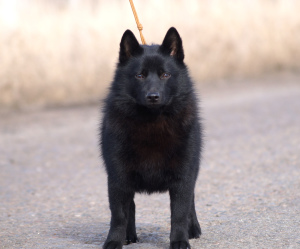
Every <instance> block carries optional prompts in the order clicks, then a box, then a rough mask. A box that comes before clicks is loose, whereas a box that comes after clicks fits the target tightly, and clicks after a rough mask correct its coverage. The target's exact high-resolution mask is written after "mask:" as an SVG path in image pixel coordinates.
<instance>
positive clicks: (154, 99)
mask: <svg viewBox="0 0 300 249" xmlns="http://www.w3.org/2000/svg"><path fill="white" fill-rule="evenodd" d="M146 98H147V100H148V101H149V102H153V103H155V102H157V101H158V100H159V93H157V92H156V93H147V95H146Z"/></svg>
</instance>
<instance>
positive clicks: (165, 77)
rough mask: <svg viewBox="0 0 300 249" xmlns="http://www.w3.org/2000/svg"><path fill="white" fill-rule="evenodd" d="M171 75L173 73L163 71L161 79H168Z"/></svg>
mask: <svg viewBox="0 0 300 249" xmlns="http://www.w3.org/2000/svg"><path fill="white" fill-rule="evenodd" d="M170 77H171V74H170V73H163V74H162V75H161V76H160V79H162V80H165V79H168V78H170Z"/></svg>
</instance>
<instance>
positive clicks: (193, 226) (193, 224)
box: [189, 197, 201, 239]
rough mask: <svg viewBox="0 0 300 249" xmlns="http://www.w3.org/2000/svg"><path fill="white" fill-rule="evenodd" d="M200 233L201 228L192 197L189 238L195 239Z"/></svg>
mask: <svg viewBox="0 0 300 249" xmlns="http://www.w3.org/2000/svg"><path fill="white" fill-rule="evenodd" d="M200 235H201V228H200V225H199V222H198V219H197V215H196V209H195V201H194V197H193V201H192V205H191V209H190V214H189V239H197V238H199V237H200Z"/></svg>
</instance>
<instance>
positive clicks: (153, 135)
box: [101, 27, 202, 249]
mask: <svg viewBox="0 0 300 249" xmlns="http://www.w3.org/2000/svg"><path fill="white" fill-rule="evenodd" d="M183 59H184V52H183V47H182V40H181V38H180V36H179V34H178V32H177V30H176V29H175V28H173V27H172V28H170V29H169V30H168V32H167V34H166V36H165V38H164V40H163V42H162V44H161V45H150V46H148V45H140V44H139V43H138V41H137V39H136V38H135V36H134V34H133V33H132V32H131V31H130V30H127V31H125V33H124V34H123V37H122V40H121V43H120V52H119V61H118V64H117V69H116V72H115V75H114V80H113V82H112V84H111V87H110V91H109V94H108V96H107V98H106V99H105V103H104V108H103V121H102V126H101V149H102V156H103V159H104V162H105V168H106V171H107V175H108V195H109V205H110V210H111V221H110V230H109V233H108V237H107V239H106V241H105V243H104V246H103V248H104V249H119V248H122V245H123V243H124V242H125V243H135V242H137V241H138V239H137V234H136V227H135V204H134V195H135V193H136V192H138V193H147V194H151V193H154V192H165V191H169V194H170V200H171V234H170V242H171V244H170V248H172V249H175V248H176V249H179V248H181V249H186V248H190V245H189V239H191V238H199V237H200V235H201V229H200V225H199V223H198V220H197V216H196V211H195V204H194V188H195V182H196V178H197V175H198V171H199V163H200V153H201V144H202V142H201V141H202V139H201V137H202V136H201V125H200V122H199V114H198V103H197V97H196V95H195V91H194V88H193V83H192V81H191V79H190V77H189V74H188V69H187V67H186V65H185V63H184V62H183Z"/></svg>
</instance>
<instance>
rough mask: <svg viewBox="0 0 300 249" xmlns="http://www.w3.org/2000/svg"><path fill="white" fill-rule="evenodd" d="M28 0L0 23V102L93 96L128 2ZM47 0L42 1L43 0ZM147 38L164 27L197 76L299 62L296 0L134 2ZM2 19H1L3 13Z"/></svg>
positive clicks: (107, 68)
mask: <svg viewBox="0 0 300 249" xmlns="http://www.w3.org/2000/svg"><path fill="white" fill-rule="evenodd" d="M41 2H42V1H37V0H36V1H34V0H31V2H29V4H27V5H23V6H20V8H19V10H18V16H15V17H18V18H17V19H15V20H14V19H11V17H12V16H10V15H8V16H7V17H10V19H11V20H10V22H5V21H3V20H2V21H1V22H0V107H1V106H2V107H3V106H5V107H24V106H45V105H48V106H49V105H56V104H59V105H65V104H75V103H87V102H95V101H97V100H98V99H99V98H100V97H101V96H103V92H105V89H106V88H107V86H108V84H109V83H110V81H111V78H112V74H113V70H114V67H115V63H116V60H117V55H118V46H119V42H120V39H121V36H122V34H123V32H124V31H125V30H126V29H128V28H129V29H131V30H133V31H134V33H135V34H136V35H137V36H138V31H137V29H136V25H135V22H134V18H133V15H132V12H131V9H130V5H129V2H128V1H110V2H111V3H108V1H104V0H103V1H98V2H99V3H98V5H96V6H93V7H92V8H91V6H90V5H89V4H87V1H82V2H84V3H85V4H84V5H79V6H73V7H69V6H65V7H64V8H57V7H55V6H53V1H52V4H51V6H50V5H49V2H51V1H48V4H46V3H44V4H41ZM46 2H47V1H46ZM94 2H95V1H94ZM135 5H136V9H137V11H138V14H139V17H140V21H141V23H142V24H143V26H144V36H145V38H146V41H147V42H148V43H152V42H153V43H160V42H161V41H162V39H163V37H164V35H165V33H166V31H167V30H168V28H169V27H170V26H175V27H176V28H177V29H178V30H179V33H180V34H181V36H182V38H183V44H184V48H185V53H186V63H187V64H188V65H189V67H190V71H191V73H192V76H193V77H194V79H195V80H196V81H197V82H201V81H207V80H215V79H219V78H223V77H248V76H254V75H260V74H263V73H266V72H273V71H276V70H283V69H287V70H290V69H299V68H300V15H299V9H300V2H299V1H297V0H277V1H276V0H253V1H249V0H248V1H247V0H230V1H222V0H214V1H212V0H211V1H209V0H206V1H205V0H204V1H197V0H185V1H183V0H177V1H174V0H164V1H162V0H151V1H135ZM7 20H9V19H7Z"/></svg>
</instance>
